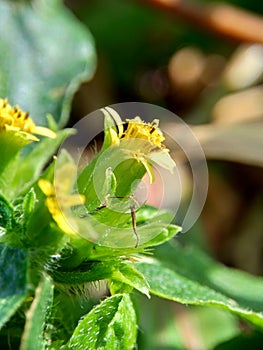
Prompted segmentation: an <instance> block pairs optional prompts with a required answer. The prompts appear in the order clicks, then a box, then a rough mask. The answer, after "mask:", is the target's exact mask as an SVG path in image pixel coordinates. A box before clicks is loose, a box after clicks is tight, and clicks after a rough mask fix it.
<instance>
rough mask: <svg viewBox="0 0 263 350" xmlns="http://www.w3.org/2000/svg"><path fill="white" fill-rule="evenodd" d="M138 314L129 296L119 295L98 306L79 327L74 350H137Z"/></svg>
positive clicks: (76, 330) (75, 332) (72, 341)
mask: <svg viewBox="0 0 263 350" xmlns="http://www.w3.org/2000/svg"><path fill="white" fill-rule="evenodd" d="M135 341H136V315H135V311H134V308H133V304H132V302H131V300H130V297H129V295H128V294H116V295H114V296H112V297H110V298H107V299H106V300H104V301H103V302H102V303H100V304H99V305H98V306H96V307H95V308H94V309H93V310H92V311H91V312H90V313H89V314H88V315H87V316H86V317H85V318H84V319H83V320H82V321H81V322H80V323H79V324H78V326H77V328H76V329H75V331H74V333H73V335H72V337H71V339H70V341H69V343H68V348H69V349H71V350H74V349H76V350H86V349H89V350H93V349H94V350H102V349H103V350H112V349H116V350H118V349H119V350H122V349H125V350H126V349H127V350H128V349H133V348H134V345H135Z"/></svg>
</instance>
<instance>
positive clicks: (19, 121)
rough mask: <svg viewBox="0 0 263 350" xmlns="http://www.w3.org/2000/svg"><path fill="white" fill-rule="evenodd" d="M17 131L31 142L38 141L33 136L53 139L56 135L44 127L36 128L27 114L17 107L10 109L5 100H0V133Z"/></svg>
mask: <svg viewBox="0 0 263 350" xmlns="http://www.w3.org/2000/svg"><path fill="white" fill-rule="evenodd" d="M10 131H18V132H21V133H23V134H25V135H26V137H27V138H28V139H29V140H31V141H38V138H37V137H35V136H34V135H33V134H37V135H42V136H47V137H50V138H55V137H56V134H55V133H54V132H53V131H52V130H50V129H48V128H45V127H41V126H36V125H35V123H34V121H33V120H32V119H31V118H30V117H29V113H28V112H24V111H22V110H21V109H20V108H19V107H18V106H14V107H11V106H10V104H9V103H8V100H7V99H2V98H0V133H2V132H10Z"/></svg>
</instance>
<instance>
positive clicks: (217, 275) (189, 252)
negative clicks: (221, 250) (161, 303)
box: [136, 245, 263, 328]
mask: <svg viewBox="0 0 263 350" xmlns="http://www.w3.org/2000/svg"><path fill="white" fill-rule="evenodd" d="M163 260H165V261H164V262H161V261H158V260H156V259H152V258H146V261H145V262H139V263H136V268H138V270H139V271H140V272H141V273H142V274H144V275H145V277H146V279H147V281H148V282H149V284H150V292H151V293H153V294H155V295H157V296H159V297H162V298H166V299H169V300H173V301H176V302H179V303H182V304H192V305H212V306H216V307H219V308H223V309H226V310H229V311H231V312H233V313H235V314H237V315H238V316H240V317H242V318H243V319H245V320H247V321H250V322H251V323H253V324H255V325H257V326H259V327H261V328H263V313H262V311H263V306H262V295H263V279H262V278H259V277H254V276H250V275H248V274H246V273H244V272H241V271H235V270H232V269H228V268H226V267H224V266H222V265H220V264H218V263H216V262H214V261H213V260H212V259H210V258H208V257H207V256H206V255H205V254H204V253H201V252H200V251H198V250H197V249H196V248H193V249H185V250H184V249H183V248H181V247H179V246H175V247H174V248H173V249H172V248H169V246H168V245H166V246H165V248H164V250H163Z"/></svg>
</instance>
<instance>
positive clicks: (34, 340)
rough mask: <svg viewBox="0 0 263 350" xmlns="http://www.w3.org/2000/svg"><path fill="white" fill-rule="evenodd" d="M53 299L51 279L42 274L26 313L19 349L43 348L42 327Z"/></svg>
mask: <svg viewBox="0 0 263 350" xmlns="http://www.w3.org/2000/svg"><path fill="white" fill-rule="evenodd" d="M52 300H53V285H52V282H51V279H50V278H48V277H46V276H44V277H43V279H42V281H41V282H40V284H39V286H38V287H37V289H36V293H35V298H34V301H33V303H32V304H31V307H30V309H29V310H28V312H27V315H26V325H25V330H24V333H23V336H22V342H21V347H20V349H21V350H35V349H38V350H42V349H45V341H44V334H43V333H44V327H45V320H46V317H47V313H48V311H49V308H50V307H51V304H52Z"/></svg>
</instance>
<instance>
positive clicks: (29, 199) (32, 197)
mask: <svg viewBox="0 0 263 350" xmlns="http://www.w3.org/2000/svg"><path fill="white" fill-rule="evenodd" d="M35 203H36V193H35V191H34V188H31V189H30V191H29V192H28V193H27V194H26V195H25V198H24V200H23V224H24V225H26V223H27V221H28V219H29V217H30V215H31V214H32V212H33V210H34V207H35Z"/></svg>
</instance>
